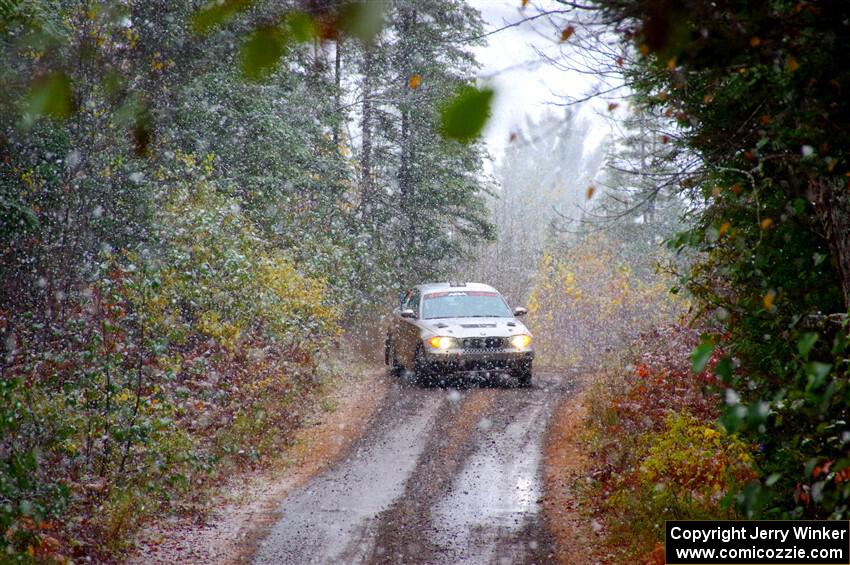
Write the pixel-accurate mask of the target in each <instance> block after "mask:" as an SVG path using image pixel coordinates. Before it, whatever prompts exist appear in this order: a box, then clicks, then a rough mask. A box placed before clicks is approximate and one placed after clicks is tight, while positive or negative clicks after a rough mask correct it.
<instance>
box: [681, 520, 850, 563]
mask: <svg viewBox="0 0 850 565" xmlns="http://www.w3.org/2000/svg"><path fill="white" fill-rule="evenodd" d="M665 528H666V551H667V555H666V561H667V563H669V564H671V565H673V564H677V565H703V564H706V565H711V564H714V563H728V564H734V565H750V564H752V565H774V564H781V563H787V564H791V563H796V564H803V565H848V564H850V522H848V521H826V520H776V521H774V520H728V521H726V520H715V521H699V520H667V521H666V522H665Z"/></svg>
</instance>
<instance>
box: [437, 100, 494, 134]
mask: <svg viewBox="0 0 850 565" xmlns="http://www.w3.org/2000/svg"><path fill="white" fill-rule="evenodd" d="M492 102H493V89H491V88H481V89H479V88H475V87H472V86H467V87H463V88H462V89H461V90H460V92H458V94H457V95H456V96H455V97H454V98H453V99H451V100H449V102H448V103H447V104H446V105H445V106H444V107H443V110H442V133H443V136H445V137H447V138H449V139H457V140H458V141H460V142H462V143H469V142H470V141H472V140H474V139H475V138H476V137H478V135H479V134H480V133H481V130H482V128H483V127H484V124H486V123H487V119H488V118H489V117H490V107H491V105H492Z"/></svg>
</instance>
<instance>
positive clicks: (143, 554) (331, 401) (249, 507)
mask: <svg viewBox="0 0 850 565" xmlns="http://www.w3.org/2000/svg"><path fill="white" fill-rule="evenodd" d="M388 389H389V381H388V380H387V377H386V375H385V372H384V371H383V370H382V369H380V368H370V369H368V370H364V371H352V372H351V373H350V374H348V375H345V376H343V377H341V378H340V380H339V382H338V383H337V385H336V387H335V389H334V390H333V392H332V393H331V394H330V395H329V396H328V397H327V398H326V399H324V400H323V401H322V402H321V406H320V407H317V410H316V412H315V414H313V415H312V417H310V418H308V419H307V421H306V422H305V425H304V427H303V428H302V429H301V430H300V431H299V432H298V434H297V436H296V438H295V442H294V445H293V448H292V449H291V450H290V451H289V452H288V453H286V454H285V455H284V456H283V457H281V459H280V462H279V463H278V464H276V465H274V466H273V467H272V468H270V469H267V470H263V471H259V472H255V473H251V472H246V473H244V474H240V475H239V476H235V477H233V478H232V479H231V480H229V481H228V482H227V483H226V484H224V485H222V487H221V490H220V492H219V494H217V495H216V496H215V498H214V501H213V504H212V506H213V509H212V511H211V512H210V513H209V515H208V516H207V517H206V520H205V521H204V522H203V523H198V522H197V520H196V519H192V518H177V519H172V520H169V521H165V522H162V523H160V524H157V525H155V526H153V527H148V528H146V529H145V530H144V531H143V532H142V534H141V535H140V536H139V537H138V540H137V552H136V553H135V554H134V555H132V556H130V558H129V560H128V562H129V563H132V564H142V563H144V564H168V565H171V564H173V563H221V564H231V563H247V562H248V560H249V559H250V557H251V554H252V552H253V551H254V549H255V548H256V547H257V543H258V542H259V540H260V539H261V538H262V536H264V535H265V534H266V532H267V530H268V527H269V525H271V524H273V523H274V522H275V521H276V520H277V519H278V517H279V516H278V506H279V503H280V501H281V500H282V499H283V498H284V497H285V496H286V494H287V493H289V492H290V491H292V490H293V489H295V488H298V487H299V486H301V485H303V484H304V483H306V482H307V481H308V480H309V479H310V478H311V477H313V476H315V475H316V474H317V473H319V472H320V471H321V470H323V469H324V468H326V467H327V466H328V465H330V464H331V463H333V462H334V461H337V460H338V459H339V458H340V457H342V456H343V455H344V454H345V453H346V452H347V450H348V448H349V447H350V446H351V445H352V444H353V443H354V441H355V440H356V439H357V438H359V437H360V434H361V433H362V431H363V430H364V429H365V428H366V427H367V424H368V423H369V421H370V419H371V418H372V416H373V415H374V413H375V411H376V409H377V408H378V406H380V404H381V403H382V401H383V399H384V396H385V395H386V394H387V391H388Z"/></svg>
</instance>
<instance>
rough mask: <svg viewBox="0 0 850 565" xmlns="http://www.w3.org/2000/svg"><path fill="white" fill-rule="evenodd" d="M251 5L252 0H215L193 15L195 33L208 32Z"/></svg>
mask: <svg viewBox="0 0 850 565" xmlns="http://www.w3.org/2000/svg"><path fill="white" fill-rule="evenodd" d="M250 5H251V0H213V1H212V2H209V3H208V4H206V5H205V6H204V7H203V8H201V9H200V10H198V11H197V12H195V14H194V15H193V16H192V29H193V30H195V33H207V32H208V31H210V30H211V29H213V28H214V27H217V26H219V25H221V24H223V23H226V22H228V21H229V20H230V19H231V18H233V17H234V16H235V15H236V14H238V13H239V12H241V11H242V10H244V9H246V8H247V7H248V6H250Z"/></svg>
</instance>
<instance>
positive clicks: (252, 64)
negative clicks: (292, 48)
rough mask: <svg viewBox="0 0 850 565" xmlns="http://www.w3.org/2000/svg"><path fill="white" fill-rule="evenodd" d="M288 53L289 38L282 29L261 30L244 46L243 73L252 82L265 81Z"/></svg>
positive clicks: (241, 56) (267, 28)
mask: <svg viewBox="0 0 850 565" xmlns="http://www.w3.org/2000/svg"><path fill="white" fill-rule="evenodd" d="M286 51H287V36H286V34H285V33H284V31H283V30H282V29H281V28H280V27H265V28H260V29H258V30H256V31H255V32H253V33H252V34H251V35H250V36H249V37H248V40H247V41H245V43H244V45H242V50H241V51H240V53H239V57H240V60H241V65H242V73H243V74H244V75H245V77H246V78H248V79H250V80H261V79H263V78H265V77H267V76H269V75H270V74H271V73H272V72H274V70H275V68H276V67H277V64H278V61H280V58H281V57H283V55H284V54H285V53H286Z"/></svg>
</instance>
